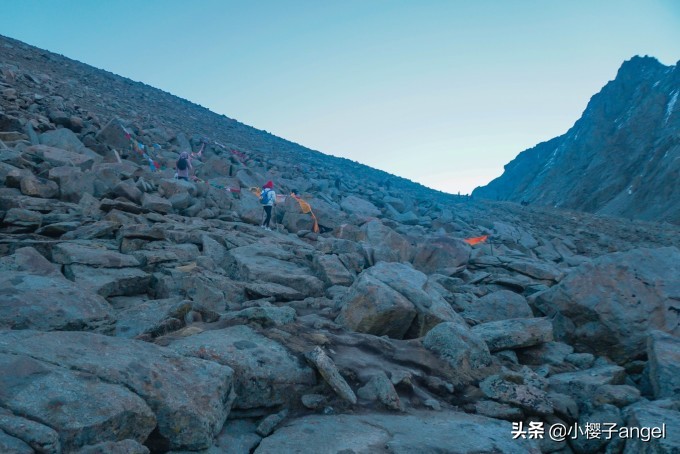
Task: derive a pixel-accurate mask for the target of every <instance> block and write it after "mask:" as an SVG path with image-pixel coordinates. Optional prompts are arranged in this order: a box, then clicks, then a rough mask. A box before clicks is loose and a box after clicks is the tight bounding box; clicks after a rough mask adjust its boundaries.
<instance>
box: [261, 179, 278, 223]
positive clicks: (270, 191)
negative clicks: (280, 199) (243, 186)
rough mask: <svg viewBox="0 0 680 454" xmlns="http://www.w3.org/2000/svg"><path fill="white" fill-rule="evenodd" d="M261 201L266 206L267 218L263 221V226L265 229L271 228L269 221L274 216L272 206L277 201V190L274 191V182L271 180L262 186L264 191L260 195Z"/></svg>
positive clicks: (265, 213)
mask: <svg viewBox="0 0 680 454" xmlns="http://www.w3.org/2000/svg"><path fill="white" fill-rule="evenodd" d="M260 203H261V204H262V207H263V208H264V215H265V219H264V222H263V223H262V228H263V229H265V230H271V229H270V228H269V221H270V220H271V218H272V208H273V207H274V204H275V203H276V192H274V183H273V182H272V181H271V180H270V181H267V183H266V184H265V185H264V186H262V193H261V195H260Z"/></svg>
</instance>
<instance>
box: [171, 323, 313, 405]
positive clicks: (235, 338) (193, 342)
mask: <svg viewBox="0 0 680 454" xmlns="http://www.w3.org/2000/svg"><path fill="white" fill-rule="evenodd" d="M170 348H172V349H173V350H175V351H177V352H179V353H181V354H183V355H187V356H195V357H198V358H203V359H209V360H211V361H215V362H218V363H220V364H224V365H226V366H229V367H230V368H232V369H233V370H234V388H235V390H236V401H235V402H234V406H235V408H240V409H249V408H256V407H276V406H279V405H281V404H283V403H289V402H291V401H293V400H295V399H296V397H297V398H299V393H300V392H301V391H302V390H303V389H305V388H306V387H309V386H313V385H315V384H316V378H315V375H314V371H313V370H312V369H310V368H309V367H308V366H307V365H306V364H304V363H303V362H301V361H300V360H299V359H298V358H296V357H295V356H293V355H292V354H291V353H290V352H288V350H286V349H285V348H284V347H283V346H282V345H281V344H279V343H278V342H275V341H273V340H271V339H268V338H266V337H264V336H263V335H261V334H258V333H257V332H255V331H253V330H252V329H251V328H249V327H247V326H244V325H241V326H233V327H230V328H226V329H220V330H215V331H204V332H202V333H200V334H196V335H193V336H190V337H186V338H183V339H179V340H177V341H175V342H173V343H172V344H171V345H170Z"/></svg>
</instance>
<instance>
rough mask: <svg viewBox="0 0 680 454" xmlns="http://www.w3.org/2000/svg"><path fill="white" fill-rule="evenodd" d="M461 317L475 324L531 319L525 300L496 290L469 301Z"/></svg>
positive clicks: (529, 308) (516, 294) (515, 294)
mask: <svg viewBox="0 0 680 454" xmlns="http://www.w3.org/2000/svg"><path fill="white" fill-rule="evenodd" d="M461 315H462V316H463V318H465V320H468V321H470V322H474V323H477V324H478V323H486V322H493V321H498V320H507V319H511V318H530V317H533V313H532V312H531V307H529V303H527V300H526V298H524V297H523V296H522V295H520V294H518V293H515V292H511V291H510V290H498V291H496V292H492V293H489V294H487V295H484V296H483V297H481V298H479V299H476V300H473V301H471V302H470V304H469V305H468V306H467V307H465V310H464V311H463V313H462V314H461Z"/></svg>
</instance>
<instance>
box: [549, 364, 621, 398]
mask: <svg viewBox="0 0 680 454" xmlns="http://www.w3.org/2000/svg"><path fill="white" fill-rule="evenodd" d="M625 377H626V373H625V369H624V368H623V367H619V366H599V367H594V368H592V369H586V370H580V371H578V372H565V373H562V374H555V375H551V376H550V378H549V381H550V388H551V389H552V390H553V391H556V392H558V393H562V394H566V395H568V396H571V397H573V398H574V399H576V400H577V401H579V402H593V401H596V398H597V396H598V394H599V392H600V388H601V387H602V386H605V385H622V384H623V383H624V381H625Z"/></svg>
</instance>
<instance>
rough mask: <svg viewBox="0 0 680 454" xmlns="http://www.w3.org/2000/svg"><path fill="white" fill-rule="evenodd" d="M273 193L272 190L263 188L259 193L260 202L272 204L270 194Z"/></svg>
mask: <svg viewBox="0 0 680 454" xmlns="http://www.w3.org/2000/svg"><path fill="white" fill-rule="evenodd" d="M273 195H274V191H272V190H271V189H267V188H265V189H263V190H262V193H261V194H260V203H261V204H262V205H273V204H274V201H273V200H272V198H273V197H272V196H273Z"/></svg>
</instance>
